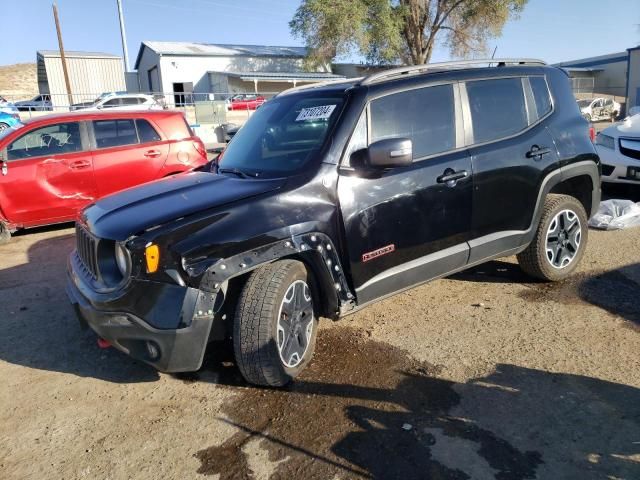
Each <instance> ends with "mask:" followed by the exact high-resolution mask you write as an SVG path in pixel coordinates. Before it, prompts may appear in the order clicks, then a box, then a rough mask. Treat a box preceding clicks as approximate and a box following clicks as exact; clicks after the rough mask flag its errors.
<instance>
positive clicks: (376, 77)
mask: <svg viewBox="0 0 640 480" xmlns="http://www.w3.org/2000/svg"><path fill="white" fill-rule="evenodd" d="M476 65H487V66H491V65H495V66H497V67H502V66H505V65H546V62H544V61H542V60H537V59H535V58H483V59H477V60H459V61H453V62H439V63H427V64H424V65H409V66H404V67H398V68H392V69H390V70H384V71H382V72H378V73H374V74H372V75H369V76H368V77H366V78H365V79H364V80H362V82H360V85H371V84H372V83H376V82H379V81H382V80H385V79H387V78H391V77H398V76H401V75H408V74H411V73H416V74H419V73H423V72H426V71H428V70H447V69H454V68H468V67H473V66H476Z"/></svg>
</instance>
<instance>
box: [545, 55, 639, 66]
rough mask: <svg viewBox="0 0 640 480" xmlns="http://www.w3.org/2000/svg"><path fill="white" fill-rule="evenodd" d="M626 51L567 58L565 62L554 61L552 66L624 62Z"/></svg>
mask: <svg viewBox="0 0 640 480" xmlns="http://www.w3.org/2000/svg"><path fill="white" fill-rule="evenodd" d="M628 56H629V55H628V53H627V52H617V53H609V54H607V55H599V56H597V57H589V58H579V59H577V60H568V61H566V62H560V63H554V64H553V66H554V67H591V66H595V65H598V64H600V63H615V62H626V61H627V57H628Z"/></svg>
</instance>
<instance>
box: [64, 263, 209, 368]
mask: <svg viewBox="0 0 640 480" xmlns="http://www.w3.org/2000/svg"><path fill="white" fill-rule="evenodd" d="M73 255H75V252H74V253H73V254H72V257H71V258H70V262H69V265H68V270H67V285H66V287H67V288H66V289H67V295H68V297H69V300H70V301H71V304H72V305H73V307H74V309H75V311H76V314H77V317H78V320H79V321H80V323H81V325H83V326H84V327H86V326H89V327H90V328H91V329H92V330H93V331H94V332H96V333H97V334H98V335H99V336H100V337H102V338H103V339H105V340H107V341H108V342H109V343H111V345H113V346H114V347H115V348H117V349H118V350H121V351H122V352H124V353H126V354H128V355H130V356H131V357H133V358H135V359H137V360H140V361H143V362H145V363H148V364H149V365H152V366H153V367H155V368H156V369H158V370H160V371H162V372H191V371H195V370H198V369H199V368H200V366H201V365H202V359H203V357H204V352H205V349H206V347H207V344H208V342H209V338H210V334H211V330H212V325H213V324H214V318H215V317H214V314H213V310H212V308H213V302H212V301H211V295H210V294H204V293H203V292H200V291H199V290H196V289H193V288H188V287H179V288H182V289H183V290H184V296H183V302H182V308H181V309H180V310H181V311H180V318H181V319H182V321H184V320H185V318H187V319H188V320H189V324H188V325H186V326H182V327H180V328H156V327H154V326H152V325H151V324H150V323H149V322H147V321H145V319H144V318H142V316H141V315H140V314H139V312H137V313H138V314H136V313H132V310H133V309H132V308H130V307H128V308H126V309H125V308H124V306H125V305H129V306H130V305H131V303H132V302H130V301H128V300H127V299H126V298H124V297H129V298H131V297H135V293H134V292H132V291H129V292H128V293H125V294H124V295H122V294H120V296H119V297H116V296H108V298H104V294H99V293H96V292H95V291H92V290H91V289H89V287H88V286H87V285H86V284H85V283H84V281H83V279H82V277H81V274H78V272H77V271H75V270H74V268H73ZM151 283H152V282H140V283H139V284H137V285H134V286H131V285H130V286H129V287H128V288H129V289H130V290H140V289H146V290H148V295H149V296H151V297H152V298H153V297H155V298H157V292H156V291H154V289H155V288H156V287H154V286H153V285H151ZM176 287H177V286H176ZM158 288H160V291H162V288H161V287H158ZM101 297H102V298H101ZM133 304H134V305H135V302H134V303H133ZM162 307H163V305H162V302H159V303H155V304H154V305H151V306H149V305H145V306H144V308H141V310H147V312H148V313H149V309H154V308H156V309H157V308H161V309H162ZM151 313H153V312H151ZM152 316H153V315H152Z"/></svg>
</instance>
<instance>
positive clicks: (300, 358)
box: [233, 260, 318, 387]
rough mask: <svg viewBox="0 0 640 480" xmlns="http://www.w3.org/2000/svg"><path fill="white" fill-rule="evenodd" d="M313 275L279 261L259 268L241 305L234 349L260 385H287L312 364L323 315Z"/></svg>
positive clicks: (296, 264)
mask: <svg viewBox="0 0 640 480" xmlns="http://www.w3.org/2000/svg"><path fill="white" fill-rule="evenodd" d="M313 288H314V284H313V277H312V274H311V273H310V272H308V271H307V269H306V268H305V266H304V264H303V263H301V262H298V261H295V260H283V261H278V262H275V263H272V264H269V265H266V266H264V267H260V268H258V269H257V270H255V271H254V272H253V273H252V274H251V275H250V277H249V279H248V280H247V283H246V284H245V286H244V288H243V290H242V292H241V294H240V298H239V299H238V304H237V306H236V314H235V318H234V326H233V349H234V354H235V358H236V362H237V364H238V368H239V369H240V372H241V373H242V376H243V377H244V378H245V380H247V381H248V382H249V383H253V384H255V385H264V386H273V387H279V386H283V385H286V384H287V383H289V382H290V381H292V380H293V379H294V378H296V377H297V376H298V375H299V374H300V372H302V370H303V369H304V368H305V367H306V366H307V364H308V363H309V361H310V360H311V357H312V356H313V350H314V348H315V341H316V332H317V326H318V316H317V314H316V311H315V308H314V303H313V293H312V292H313Z"/></svg>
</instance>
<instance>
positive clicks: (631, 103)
mask: <svg viewBox="0 0 640 480" xmlns="http://www.w3.org/2000/svg"><path fill="white" fill-rule="evenodd" d="M627 53H628V55H627V91H626V97H627V109H629V108H631V107H640V46H638V47H634V48H629V49H628V50H627Z"/></svg>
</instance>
